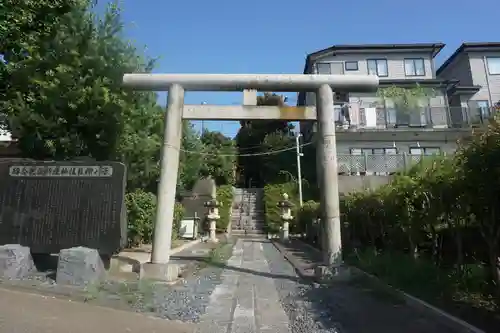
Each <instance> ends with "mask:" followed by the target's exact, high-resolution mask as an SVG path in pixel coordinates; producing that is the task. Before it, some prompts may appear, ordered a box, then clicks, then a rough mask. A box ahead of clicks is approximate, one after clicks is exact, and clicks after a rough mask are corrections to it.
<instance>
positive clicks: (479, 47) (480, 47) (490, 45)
mask: <svg viewBox="0 0 500 333" xmlns="http://www.w3.org/2000/svg"><path fill="white" fill-rule="evenodd" d="M499 50H500V42H484V43H462V45H460V47H459V48H458V49H456V50H455V52H453V54H452V55H451V56H450V57H449V58H448V59H446V61H445V62H444V63H443V64H442V65H441V66H440V67H439V68H438V69H437V71H436V75H439V73H441V72H442V71H443V70H444V69H445V68H446V67H448V66H449V65H450V64H451V63H452V62H453V60H454V59H455V58H456V57H458V56H459V55H460V54H461V53H462V52H471V51H475V52H481V51H483V52H488V51H499Z"/></svg>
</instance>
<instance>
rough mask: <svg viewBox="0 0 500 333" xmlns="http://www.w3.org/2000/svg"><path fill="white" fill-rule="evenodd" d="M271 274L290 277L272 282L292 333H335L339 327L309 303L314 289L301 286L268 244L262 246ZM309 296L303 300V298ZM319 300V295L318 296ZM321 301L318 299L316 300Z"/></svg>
mask: <svg viewBox="0 0 500 333" xmlns="http://www.w3.org/2000/svg"><path fill="white" fill-rule="evenodd" d="M262 247H263V250H264V255H265V256H266V259H267V261H268V264H269V268H270V271H271V274H274V275H281V276H289V277H290V278H289V279H286V278H281V279H275V283H276V289H277V290H278V295H279V297H280V300H281V305H282V306H283V309H284V310H285V312H286V313H287V315H288V318H289V320H290V329H291V333H306V332H318V333H337V332H341V331H340V330H339V325H338V324H337V323H335V322H333V321H332V320H331V316H330V313H328V312H327V311H319V312H318V311H317V308H316V306H315V305H314V304H313V302H312V301H310V297H309V296H310V294H311V292H312V293H318V292H319V289H318V291H317V292H315V289H316V288H315V285H313V284H307V283H304V282H301V281H300V280H299V279H298V278H297V275H296V274H295V269H294V268H293V267H292V265H290V263H288V261H286V260H285V259H284V258H283V256H282V255H281V253H279V252H278V251H277V250H276V248H275V247H274V245H272V244H271V243H264V244H263V245H262ZM307 294H308V296H307V297H306V295H307ZM317 296H319V297H321V295H317ZM319 299H320V298H318V300H319Z"/></svg>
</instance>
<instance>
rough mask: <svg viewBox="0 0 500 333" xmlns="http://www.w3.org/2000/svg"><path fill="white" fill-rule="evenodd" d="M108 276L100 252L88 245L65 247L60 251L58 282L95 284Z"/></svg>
mask: <svg viewBox="0 0 500 333" xmlns="http://www.w3.org/2000/svg"><path fill="white" fill-rule="evenodd" d="M105 277H106V270H105V268H104V264H103V262H102V260H101V257H100V255H99V252H97V250H95V249H89V248H87V247H81V246H79V247H74V248H70V249H63V250H61V252H60V253H59V261H58V264H57V273H56V282H57V283H58V284H68V285H76V286H85V285H89V284H94V283H96V282H99V281H101V280H103V279H104V278H105Z"/></svg>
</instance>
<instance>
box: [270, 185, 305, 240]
mask: <svg viewBox="0 0 500 333" xmlns="http://www.w3.org/2000/svg"><path fill="white" fill-rule="evenodd" d="M283 193H286V194H288V200H290V201H291V202H292V203H293V204H294V207H292V216H293V217H294V219H293V220H292V221H290V231H291V232H294V231H295V229H296V222H295V221H296V217H297V210H298V207H299V200H298V186H297V183H295V182H289V183H284V184H270V185H266V186H265V187H264V210H265V219H264V228H265V231H266V232H268V233H271V234H277V233H279V231H280V227H281V225H282V220H281V217H280V215H281V211H280V208H278V206H277V205H278V202H279V201H281V200H283Z"/></svg>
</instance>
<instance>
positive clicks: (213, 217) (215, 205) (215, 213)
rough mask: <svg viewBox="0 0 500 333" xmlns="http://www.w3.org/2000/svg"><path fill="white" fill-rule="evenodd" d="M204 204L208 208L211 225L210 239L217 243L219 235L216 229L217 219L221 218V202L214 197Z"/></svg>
mask: <svg viewBox="0 0 500 333" xmlns="http://www.w3.org/2000/svg"><path fill="white" fill-rule="evenodd" d="M204 206H205V207H207V208H208V212H207V220H208V225H209V240H210V241H211V242H214V243H216V242H217V235H216V233H215V230H216V226H217V220H218V219H220V216H219V207H220V206H221V204H220V203H219V202H218V201H217V200H216V199H215V198H212V199H211V200H209V201H206V202H205V203H204Z"/></svg>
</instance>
